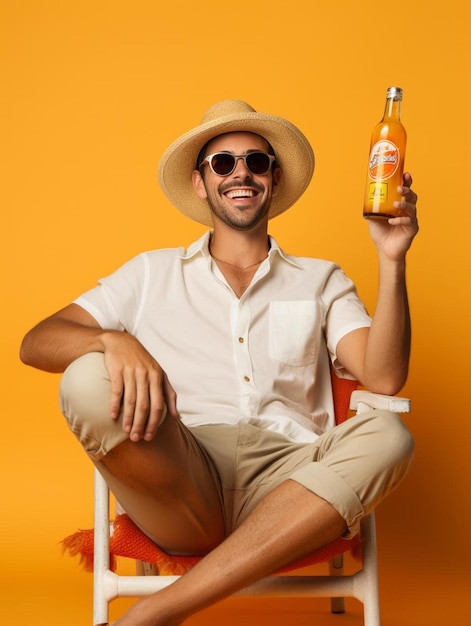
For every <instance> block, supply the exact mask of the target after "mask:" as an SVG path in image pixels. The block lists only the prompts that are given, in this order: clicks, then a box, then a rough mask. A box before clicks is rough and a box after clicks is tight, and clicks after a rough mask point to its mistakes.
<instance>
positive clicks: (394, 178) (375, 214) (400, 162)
mask: <svg viewBox="0 0 471 626" xmlns="http://www.w3.org/2000/svg"><path fill="white" fill-rule="evenodd" d="M401 104H402V89H401V88H400V87H389V89H388V91H387V94H386V106H385V108H384V116H383V119H382V120H381V122H380V123H379V124H377V125H376V127H375V128H374V130H373V133H372V135H371V144H370V158H369V161H368V176H367V181H366V190H365V202H364V207H363V217H365V218H383V219H388V218H390V217H397V216H398V215H400V214H401V209H400V208H395V206H394V201H396V200H397V201H399V202H400V201H401V199H402V196H401V195H400V194H399V193H398V192H397V186H398V185H402V175H403V172H404V157H405V153H406V140H407V134H406V129H405V128H404V126H403V125H402V123H401Z"/></svg>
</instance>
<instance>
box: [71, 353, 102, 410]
mask: <svg viewBox="0 0 471 626" xmlns="http://www.w3.org/2000/svg"><path fill="white" fill-rule="evenodd" d="M110 392H111V384H110V380H109V376H108V373H107V371H106V368H105V363H104V358H103V354H102V353H101V352H89V353H88V354H84V355H83V356H81V357H79V358H78V359H76V360H75V361H73V362H72V363H71V364H70V365H69V366H68V367H67V369H66V370H65V372H64V373H63V375H62V378H61V383H60V388H59V394H60V403H61V410H62V412H63V413H64V415H65V416H66V417H69V416H70V415H72V414H75V413H77V414H89V413H90V412H91V413H93V414H96V413H97V412H99V411H101V410H102V409H103V408H104V407H106V409H107V410H108V411H109V402H110Z"/></svg>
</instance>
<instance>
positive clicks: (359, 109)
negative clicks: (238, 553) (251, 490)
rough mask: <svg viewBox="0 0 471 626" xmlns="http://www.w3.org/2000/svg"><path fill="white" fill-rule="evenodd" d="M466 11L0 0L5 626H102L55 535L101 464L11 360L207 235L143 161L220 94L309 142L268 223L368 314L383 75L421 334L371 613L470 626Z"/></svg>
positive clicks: (47, 395) (290, 616)
mask: <svg viewBox="0 0 471 626" xmlns="http://www.w3.org/2000/svg"><path fill="white" fill-rule="evenodd" d="M469 24H470V9H469V4H468V2H467V0H448V2H446V3H445V4H444V5H443V8H442V7H441V5H439V4H437V3H432V4H430V3H425V2H423V3H422V2H410V1H409V0H396V2H394V3H375V4H372V3H371V2H367V1H366V0H357V1H356V2H350V1H349V0H337V2H330V3H327V2H326V3H324V2H322V3H321V2H319V3H317V2H311V3H306V2H305V1H303V2H301V1H300V0H291V1H290V2H288V3H285V2H281V0H279V1H278V2H274V3H270V4H268V3H261V2H252V3H249V2H242V3H240V2H239V3H224V2H221V1H220V0H219V1H218V2H215V0H205V1H204V2H202V3H194V2H189V1H183V0H174V1H173V2H169V3H163V2H160V1H157V0H155V1H150V0H147V1H145V0H133V2H125V1H122V0H115V1H111V0H109V1H102V0H93V1H91V0H81V1H80V2H67V1H65V0H63V1H60V0H36V1H34V0H22V1H21V2H16V1H14V0H4V1H3V2H2V4H1V6H0V25H1V26H0V27H1V33H0V46H1V47H0V50H1V55H2V75H3V79H2V86H3V95H2V98H1V103H0V107H1V109H2V111H0V113H1V117H0V119H1V120H2V138H3V140H4V141H6V148H5V147H4V148H3V149H2V161H3V163H2V165H1V179H2V183H1V186H0V187H1V189H0V193H1V195H2V201H1V206H2V208H1V215H2V224H3V226H2V228H1V238H2V241H1V246H0V254H1V256H2V260H1V268H2V285H3V287H4V290H5V286H6V295H4V298H3V306H2V310H1V316H2V329H3V331H2V335H1V342H2V350H1V355H2V376H1V385H2V390H1V399H2V400H1V401H2V433H1V443H0V445H1V448H2V449H1V454H0V463H1V476H2V504H1V507H2V514H1V516H0V525H1V534H0V537H1V542H2V551H1V559H0V595H1V596H2V598H1V602H0V622H1V623H2V624H6V625H7V624H8V625H11V626H17V625H23V624H40V625H43V624H44V625H46V624H47V625H48V626H54V625H56V624H57V625H59V624H60V625H61V626H63V625H64V624H67V626H78V625H82V624H91V599H90V589H91V576H90V575H87V574H83V573H81V571H80V568H79V566H78V564H77V563H76V561H75V560H74V559H69V558H63V557H62V556H61V553H60V549H59V546H58V542H59V541H60V539H61V538H62V537H64V536H65V535H67V534H69V533H71V532H73V531H74V530H75V529H76V528H78V527H82V528H87V527H90V526H91V525H92V468H91V466H90V464H89V462H88V461H87V459H85V457H84V456H83V454H82V452H81V451H80V450H79V447H78V445H77V444H76V442H75V441H74V440H73V439H72V437H71V436H69V434H68V432H67V430H66V427H65V425H64V423H63V420H62V418H61V416H60V413H59V409H58V405H57V400H56V398H57V387H58V380H59V379H58V377H57V376H55V375H50V374H46V373H42V372H38V371H36V370H33V369H30V368H27V367H25V366H23V365H21V364H20V362H19V360H18V356H17V354H18V347H19V343H20V340H21V338H22V336H23V335H24V333H25V332H26V331H27V330H28V329H29V328H30V327H31V326H32V325H33V324H35V323H36V322H37V321H39V320H40V319H41V318H43V317H45V316H46V315H48V314H50V313H52V312H53V311H55V310H57V309H58V308H60V307H62V306H63V305H65V304H67V303H69V302H70V301H71V300H72V299H73V298H74V297H75V296H77V295H78V294H80V293H81V292H82V291H84V290H85V289H87V288H89V287H90V286H92V285H94V284H95V282H96V279H97V278H98V277H100V276H103V275H106V274H108V273H109V272H111V271H112V270H113V269H115V268H116V267H117V266H119V265H120V264H121V263H123V262H124V261H126V260H127V259H129V258H130V257H131V256H133V255H135V254H136V253H138V252H140V251H142V250H145V249H149V248H157V247H162V246H176V245H180V244H184V245H186V244H189V243H190V242H192V241H193V240H194V239H196V238H197V237H198V236H199V235H200V234H201V233H202V232H203V228H202V227H200V226H199V225H197V224H194V223H191V222H189V221H188V220H187V219H186V218H184V217H183V216H181V215H180V214H179V213H178V212H177V211H176V210H175V209H173V208H172V207H170V205H169V203H168V202H167V200H166V199H165V198H164V197H163V194H162V193H161V191H160V189H159V188H158V185H157V182H156V168H157V163H158V160H159V158H160V155H161V154H162V152H163V150H164V149H165V148H166V147H167V145H168V144H169V142H171V141H172V140H173V139H175V138H176V137H177V136H178V135H180V134H181V133H182V132H184V131H186V130H187V129H189V128H191V127H193V126H194V125H196V124H197V123H198V121H199V119H200V117H201V115H202V113H203V111H204V110H205V109H206V107H207V106H209V105H210V104H212V103H213V102H214V101H216V100H219V99H222V98H227V97H235V98H241V99H245V100H247V101H248V102H250V103H251V104H252V105H253V106H254V107H255V108H257V109H259V110H261V111H265V112H270V113H276V114H279V115H282V116H285V117H287V118H288V119H291V120H292V121H293V122H294V123H295V124H297V125H299V126H300V128H301V129H302V130H303V131H304V132H305V134H306V135H307V136H308V137H309V138H310V140H311V141H312V144H313V146H314V149H315V152H316V157H317V165H316V173H315V177H314V180H313V184H312V185H311V187H310V189H309V190H308V192H307V193H306V194H305V196H304V197H303V198H302V200H301V201H300V202H299V203H298V205H297V207H295V208H293V209H291V210H290V211H289V212H288V213H286V214H285V215H283V216H281V217H279V218H276V219H275V220H274V221H273V222H272V223H271V233H272V234H273V235H275V236H276V237H277V238H278V239H279V241H280V243H281V244H282V245H283V247H284V248H285V249H286V250H287V251H288V252H292V253H298V254H307V255H312V256H320V257H324V258H329V259H334V260H337V261H338V262H339V263H340V264H341V265H342V266H343V268H344V269H345V271H346V272H347V273H348V274H349V275H350V276H351V277H352V278H353V279H354V280H355V281H356V283H357V285H358V289H359V292H360V295H361V296H362V297H363V298H364V300H365V301H366V303H367V304H368V306H369V307H370V308H373V306H374V302H375V294H376V278H377V277H376V260H375V251H374V249H373V246H372V244H371V242H370V240H369V237H368V233H367V227H366V224H365V222H364V220H363V219H362V217H361V204H362V198H363V188H364V181H365V174H366V159H367V152H368V145H369V138H370V133H371V130H372V128H373V126H374V124H376V122H377V121H378V120H379V118H380V117H381V114H382V111H383V106H384V96H385V91H386V88H387V87H388V86H390V85H399V86H401V87H403V89H404V104H403V121H404V124H405V125H406V128H407V130H408V136H409V143H408V151H407V159H406V161H407V164H406V167H407V169H409V170H410V171H411V172H412V173H413V176H414V180H415V189H416V191H417V192H418V194H419V196H420V201H419V208H420V224H421V232H420V235H419V237H418V238H417V240H416V242H415V243H414V246H413V250H412V251H411V253H410V257H409V289H410V299H411V309H412V315H413V327H414V339H413V355H412V364H411V372H410V378H409V382H408V383H407V386H406V388H405V389H404V391H403V393H402V395H407V396H409V397H411V398H412V401H413V412H412V413H411V415H409V416H407V417H406V418H405V420H406V422H407V424H408V425H409V427H410V428H411V430H412V432H413V433H414V436H415V439H416V442H417V459H416V464H415V467H414V469H413V471H412V473H411V475H410V477H409V478H408V479H407V480H406V482H405V483H404V484H403V485H402V486H401V487H400V489H399V490H398V491H396V492H395V493H394V494H393V495H392V496H391V497H390V498H389V499H388V500H387V501H386V502H385V503H384V504H382V505H381V506H380V507H379V510H378V527H379V530H378V532H379V549H380V577H381V595H382V612H383V624H384V626H392V625H394V626H397V625H398V624H400V625H401V626H409V625H410V626H421V625H422V624H423V625H427V626H435V625H439V624H440V625H443V624H462V623H464V621H465V617H464V614H465V612H466V610H467V608H466V604H465V597H466V595H467V592H468V591H469V583H470V573H469V568H470V559H469V557H470V549H469V530H468V526H469V517H470V513H471V507H470V496H469V492H470V488H469V471H468V467H467V463H466V459H467V458H469V454H470V451H471V450H470V434H471V420H470V419H469V411H470V402H469V400H470V393H469V381H468V379H469V374H467V373H466V372H469V365H468V360H469V354H470V348H471V345H470V331H469V322H470V309H471V301H470V289H469V287H470V284H469V275H470V248H471V245H470V243H469V242H470V235H469V233H470V229H471V218H470V214H471V211H470V202H469V197H470V193H469V184H470V178H471V167H470V166H471V159H470V145H471V137H470V126H469V101H470V95H471V93H470V85H469V71H470V70H469V68H470V65H471V55H470V48H469V37H468V35H469ZM122 606H123V605H122V604H121V605H120V604H119V603H118V604H116V605H115V608H114V609H113V610H114V611H115V612H117V613H119V611H120V610H122ZM349 607H350V614H349V615H348V616H345V617H344V618H338V617H337V618H336V619H335V620H334V621H335V624H337V623H338V624H340V623H342V624H345V625H350V624H355V625H356V624H358V625H359V624H361V623H362V620H361V617H360V615H361V611H360V607H359V605H358V604H357V603H355V602H354V601H352V602H350V603H349ZM312 609H313V611H314V616H315V623H320V624H323V625H327V624H330V623H334V621H332V622H331V621H330V620H331V619H333V618H329V617H321V615H324V613H323V611H324V610H325V609H327V605H326V604H325V603H323V601H314V602H313V603H312ZM307 615H308V613H307V603H306V602H296V601H290V602H286V601H285V602H281V601H277V600H270V601H268V602H267V601H264V602H261V601H254V600H242V599H230V600H228V601H226V602H225V603H223V604H222V605H220V606H218V607H215V608H213V609H210V610H208V611H206V612H205V613H204V614H203V615H199V616H197V617H194V618H193V619H192V620H190V623H192V624H211V623H214V624H218V623H221V622H225V623H226V624H227V625H228V626H230V625H231V624H232V623H234V624H235V623H236V620H238V621H239V620H241V619H242V620H243V621H244V622H245V624H246V626H252V625H255V624H256V625H257V626H259V625H261V624H271V625H272V626H278V625H281V624H285V623H286V622H289V623H296V624H299V625H301V626H303V625H304V624H308V623H312V622H310V621H308V617H307ZM231 620H234V621H233V622H232V621H231Z"/></svg>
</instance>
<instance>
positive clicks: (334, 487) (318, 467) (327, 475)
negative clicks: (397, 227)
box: [290, 462, 365, 539]
mask: <svg viewBox="0 0 471 626" xmlns="http://www.w3.org/2000/svg"><path fill="white" fill-rule="evenodd" d="M290 479H291V480H294V481H296V482H297V483H299V484H300V485H303V487H306V489H309V491H311V492H312V493H315V494H316V495H317V496H319V497H321V498H322V499H323V500H325V501H326V502H328V503H329V504H331V505H332V506H333V507H334V509H335V510H336V511H337V513H338V514H339V515H341V516H342V517H343V519H344V520H345V523H346V524H347V527H348V530H347V532H346V533H345V534H344V537H345V538H347V539H348V538H350V537H353V536H354V535H356V534H358V532H359V530H360V520H361V518H362V517H363V516H364V514H365V512H364V509H363V505H362V503H361V501H360V499H359V498H358V496H357V494H356V492H355V491H354V490H353V489H352V488H351V487H350V485H349V484H348V483H346V482H345V480H344V479H343V478H341V477H340V476H338V475H337V474H336V473H335V472H333V471H332V470H331V469H330V468H328V467H327V466H325V465H323V464H322V463H319V462H317V463H309V464H308V465H305V466H304V467H301V468H300V469H298V470H296V471H295V472H294V473H293V474H292V475H291V476H290Z"/></svg>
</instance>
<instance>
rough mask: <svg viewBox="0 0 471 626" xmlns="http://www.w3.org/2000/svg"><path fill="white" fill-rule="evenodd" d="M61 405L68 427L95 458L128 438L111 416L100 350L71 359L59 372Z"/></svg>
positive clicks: (109, 389)
mask: <svg viewBox="0 0 471 626" xmlns="http://www.w3.org/2000/svg"><path fill="white" fill-rule="evenodd" d="M59 395H60V408H61V411H62V414H63V415H64V417H65V418H66V420H67V422H68V424H69V427H70V429H71V430H72V432H73V433H74V434H75V435H76V437H77V438H78V439H79V441H80V443H81V444H82V446H83V447H84V449H85V451H86V452H87V453H88V454H89V455H90V456H92V457H93V458H94V459H95V460H97V459H99V458H101V457H102V456H103V455H104V454H106V453H107V452H108V451H109V450H110V449H111V448H112V447H115V446H116V445H117V444H118V443H120V442H121V441H124V440H125V439H126V438H127V434H125V433H123V431H122V428H121V420H113V419H112V418H111V416H110V399H111V383H110V379H109V376H108V372H107V370H106V367H105V363H104V358H103V354H102V353H101V352H90V353H88V354H84V355H83V356H81V357H79V358H78V359H76V360H75V361H73V362H72V363H71V364H70V365H69V366H68V368H67V369H66V370H65V372H64V374H63V375H62V379H61V383H60V390H59Z"/></svg>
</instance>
